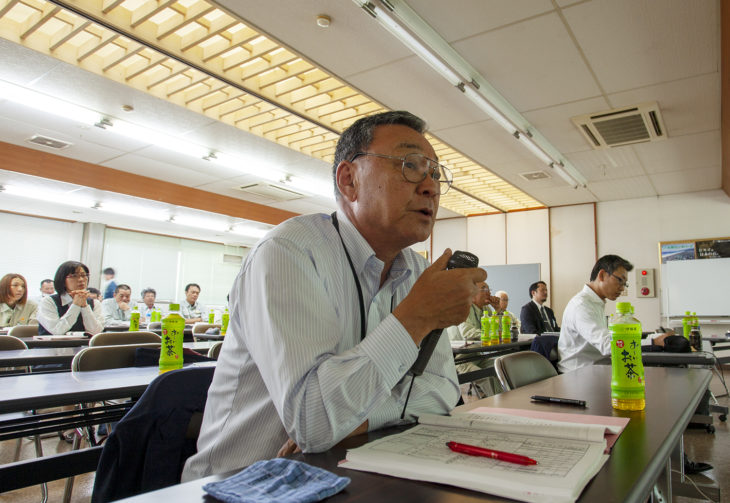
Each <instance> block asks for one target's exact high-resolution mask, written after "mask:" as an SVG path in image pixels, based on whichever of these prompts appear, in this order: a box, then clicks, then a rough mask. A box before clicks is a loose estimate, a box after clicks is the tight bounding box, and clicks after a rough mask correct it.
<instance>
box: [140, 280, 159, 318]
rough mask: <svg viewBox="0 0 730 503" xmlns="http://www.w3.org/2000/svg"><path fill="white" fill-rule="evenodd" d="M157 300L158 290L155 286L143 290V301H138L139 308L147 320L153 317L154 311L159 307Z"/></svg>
mask: <svg viewBox="0 0 730 503" xmlns="http://www.w3.org/2000/svg"><path fill="white" fill-rule="evenodd" d="M155 300H157V292H156V291H155V289H154V288H150V287H147V288H145V289H144V290H142V302H138V303H137V308H138V309H139V313H140V315H141V316H142V318H145V319H146V320H147V321H149V320H150V318H151V317H152V311H153V310H155V309H158V307H157V306H156V305H155Z"/></svg>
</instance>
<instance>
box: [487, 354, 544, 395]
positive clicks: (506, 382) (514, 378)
mask: <svg viewBox="0 0 730 503" xmlns="http://www.w3.org/2000/svg"><path fill="white" fill-rule="evenodd" d="M494 370H495V372H496V373H497V377H498V378H499V382H500V383H502V387H503V388H504V390H505V391H509V390H511V389H515V388H519V387H520V386H525V385H526V384H530V383H533V382H537V381H542V380H543V379H547V378H548V377H553V376H556V375H558V372H557V371H556V370H555V367H553V365H552V363H550V361H548V359H547V358H545V357H544V356H542V355H541V354H539V353H535V352H534V351H520V352H519V353H511V354H508V355H504V356H500V357H498V358H496V359H495V360H494Z"/></svg>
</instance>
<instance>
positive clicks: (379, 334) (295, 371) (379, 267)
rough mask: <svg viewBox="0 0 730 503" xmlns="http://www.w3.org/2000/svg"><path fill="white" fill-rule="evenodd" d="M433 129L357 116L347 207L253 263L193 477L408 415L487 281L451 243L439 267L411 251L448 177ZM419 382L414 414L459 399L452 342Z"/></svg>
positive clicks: (307, 223) (277, 240)
mask: <svg viewBox="0 0 730 503" xmlns="http://www.w3.org/2000/svg"><path fill="white" fill-rule="evenodd" d="M424 132H425V123H424V122H423V121H422V120H421V119H419V118H418V117H416V116H414V115H412V114H410V113H408V112H386V113H382V114H377V115H373V116H370V117H365V118H363V119H360V120H358V121H357V122H355V123H354V124H353V125H352V126H350V127H349V128H348V129H347V130H346V131H345V132H344V133H343V134H342V136H341V137H340V139H339V141H338V143H337V147H336V151H335V159H334V164H333V178H334V183H335V195H336V198H337V205H338V211H337V212H335V213H333V214H332V215H326V214H314V215H303V216H299V217H295V218H292V219H290V220H288V221H286V222H284V223H282V224H281V225H279V226H278V227H276V228H275V229H273V230H272V231H271V232H269V233H268V234H267V235H266V236H265V237H264V238H263V239H261V241H259V243H258V244H257V245H256V247H255V248H254V249H253V250H252V251H251V252H250V253H249V255H248V256H247V257H246V260H245V262H244V264H243V266H242V268H241V271H240V273H239V274H238V276H237V277H236V280H235V282H234V284H233V288H232V290H231V294H230V300H231V318H230V324H229V327H228V333H227V335H226V350H225V351H223V352H222V353H221V356H220V358H219V359H218V364H217V367H216V371H215V375H214V377H213V383H212V384H211V387H210V390H209V392H208V401H207V403H206V407H205V414H204V416H203V424H202V427H201V432H200V437H199V440H198V452H197V454H196V455H194V456H193V457H191V458H190V459H188V461H187V463H186V465H185V470H184V471H183V480H190V479H193V478H197V477H202V476H205V475H209V474H211V473H220V472H224V471H227V470H232V469H236V468H241V467H244V466H246V465H249V464H251V463H253V462H254V461H257V460H261V459H269V458H272V457H274V456H276V455H277V452H278V453H280V454H287V453H290V452H292V451H293V450H294V449H296V448H301V450H303V451H304V452H321V451H325V450H327V449H329V448H330V447H332V446H333V445H335V444H336V443H338V442H339V441H340V440H342V439H343V438H345V437H347V436H348V435H351V434H357V433H364V432H366V431H368V430H374V429H378V428H382V427H385V426H389V425H393V424H397V423H399V422H400V417H401V413H402V410H403V408H404V404H405V397H406V393H407V391H408V386H409V384H410V383H411V378H410V376H409V375H407V372H408V370H409V368H410V367H411V366H412V365H413V363H414V361H415V360H416V357H417V355H418V347H419V345H420V343H421V341H422V340H423V338H424V337H425V336H426V335H427V334H428V333H429V332H430V331H432V330H434V329H437V328H444V327H447V326H450V325H454V324H456V323H460V322H461V321H463V320H464V319H465V318H466V316H467V313H468V310H469V306H470V305H471V300H472V298H473V297H474V295H475V294H476V292H477V288H476V283H477V282H479V281H482V280H483V279H484V278H485V276H486V273H485V272H484V271H483V270H482V269H478V268H468V269H452V270H445V268H446V264H447V262H448V259H449V258H450V256H451V252H450V251H449V250H447V251H446V252H445V253H444V254H443V255H442V256H441V257H439V258H438V260H436V261H435V262H434V264H433V265H431V266H430V267H429V265H428V263H427V262H426V260H425V259H423V257H421V256H420V255H418V254H417V253H416V252H414V251H413V250H411V249H410V248H409V247H410V245H412V244H414V243H417V242H420V241H423V240H425V239H427V238H428V236H429V235H430V234H431V230H432V228H433V224H434V220H435V217H436V211H437V210H438V203H439V197H440V195H441V194H443V193H445V192H446V191H447V190H448V188H449V186H450V183H451V173H450V172H449V171H448V169H446V168H445V167H443V166H441V165H439V164H438V162H437V161H435V159H436V155H435V153H434V150H433V148H432V147H431V145H430V144H429V143H428V141H427V140H426V138H425V137H424V135H423V134H424ZM366 335H367V337H366ZM414 382H415V383H414V386H413V391H412V392H411V396H410V399H409V401H408V406H407V409H406V412H405V419H406V421H409V422H410V421H413V420H414V417H415V416H418V415H420V414H422V413H426V412H430V413H436V414H446V413H447V412H448V411H450V410H451V409H452V408H453V407H454V405H456V402H457V400H458V398H459V386H458V383H457V380H456V372H455V369H454V362H453V357H452V355H451V348H450V346H449V341H448V339H447V338H446V337H442V338H441V339H440V340H439V342H438V345H437V346H436V349H435V351H434V353H433V355H432V356H431V358H430V360H429V362H428V365H427V366H426V368H425V372H424V373H423V375H421V376H419V377H417V378H416V379H415V381H414Z"/></svg>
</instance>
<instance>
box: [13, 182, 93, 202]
mask: <svg viewBox="0 0 730 503" xmlns="http://www.w3.org/2000/svg"><path fill="white" fill-rule="evenodd" d="M3 189H4V190H3V193H5V194H9V195H11V196H18V197H25V198H28V199H35V200H37V201H43V202H46V203H56V204H63V205H64V206H77V207H81V208H92V207H93V206H94V205H95V204H96V201H94V200H92V199H89V198H87V197H85V196H79V194H74V192H75V191H74V190H72V191H68V192H61V191H50V190H45V189H38V188H37V187H35V186H33V187H31V186H24V185H4V186H3Z"/></svg>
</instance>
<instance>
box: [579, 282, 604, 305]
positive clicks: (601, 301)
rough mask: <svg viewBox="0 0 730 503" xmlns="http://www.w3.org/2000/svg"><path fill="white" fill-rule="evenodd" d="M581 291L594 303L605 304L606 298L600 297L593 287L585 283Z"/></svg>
mask: <svg viewBox="0 0 730 503" xmlns="http://www.w3.org/2000/svg"><path fill="white" fill-rule="evenodd" d="M583 293H584V294H585V295H586V296H587V297H588V300H590V301H591V302H593V303H594V304H601V305H602V306H605V305H606V299H602V298H600V297H599V296H598V294H597V293H596V292H594V291H593V288H591V287H590V286H588V285H587V284H586V285H583Z"/></svg>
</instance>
